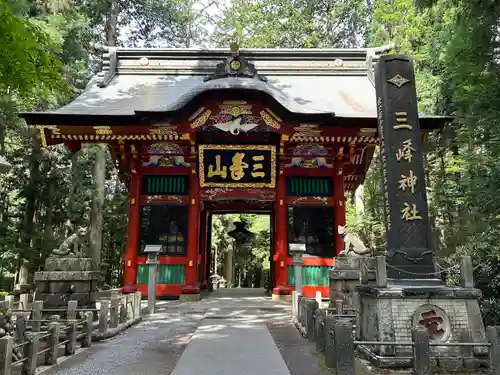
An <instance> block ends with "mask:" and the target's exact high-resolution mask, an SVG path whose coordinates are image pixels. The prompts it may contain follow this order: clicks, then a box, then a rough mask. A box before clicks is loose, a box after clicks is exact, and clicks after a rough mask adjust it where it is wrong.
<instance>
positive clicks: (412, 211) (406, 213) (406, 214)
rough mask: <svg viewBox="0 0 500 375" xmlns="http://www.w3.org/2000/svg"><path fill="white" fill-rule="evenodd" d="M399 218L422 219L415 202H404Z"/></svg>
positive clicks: (408, 219) (407, 219)
mask: <svg viewBox="0 0 500 375" xmlns="http://www.w3.org/2000/svg"><path fill="white" fill-rule="evenodd" d="M401 219H403V220H406V221H414V220H422V216H420V215H419V213H418V210H417V205H416V204H415V203H413V204H411V205H410V204H409V203H407V202H404V208H403V209H402V210H401Z"/></svg>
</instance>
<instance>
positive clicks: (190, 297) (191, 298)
mask: <svg viewBox="0 0 500 375" xmlns="http://www.w3.org/2000/svg"><path fill="white" fill-rule="evenodd" d="M200 300H201V294H200V293H197V294H184V293H183V294H181V295H180V296H179V301H182V302H195V301H200Z"/></svg>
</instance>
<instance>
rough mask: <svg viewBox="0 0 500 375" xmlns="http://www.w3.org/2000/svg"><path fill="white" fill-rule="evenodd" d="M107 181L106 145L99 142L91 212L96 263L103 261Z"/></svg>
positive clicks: (91, 241)
mask: <svg viewBox="0 0 500 375" xmlns="http://www.w3.org/2000/svg"><path fill="white" fill-rule="evenodd" d="M105 181H106V145H103V144H99V145H98V147H97V153H96V157H95V164H94V196H93V198H92V209H91V214H90V241H89V245H90V246H89V248H90V257H91V258H92V260H93V261H94V264H95V265H98V264H99V263H100V261H101V249H102V224H103V212H102V211H103V207H104V184H105Z"/></svg>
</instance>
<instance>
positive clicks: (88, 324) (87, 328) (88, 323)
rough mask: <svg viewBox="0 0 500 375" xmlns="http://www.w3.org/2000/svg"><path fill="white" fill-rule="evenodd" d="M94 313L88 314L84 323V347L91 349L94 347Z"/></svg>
mask: <svg viewBox="0 0 500 375" xmlns="http://www.w3.org/2000/svg"><path fill="white" fill-rule="evenodd" d="M93 317H94V316H93V314H92V312H87V313H86V317H85V318H86V319H85V322H84V323H83V324H84V326H83V329H84V332H85V336H83V341H82V347H84V348H89V347H90V346H91V345H92V331H93V330H94V319H93Z"/></svg>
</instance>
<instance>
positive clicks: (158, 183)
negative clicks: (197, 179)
mask: <svg viewBox="0 0 500 375" xmlns="http://www.w3.org/2000/svg"><path fill="white" fill-rule="evenodd" d="M142 194H146V195H170V194H171V195H188V194H189V176H165V175H158V176H156V175H148V176H144V177H143V178H142Z"/></svg>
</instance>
